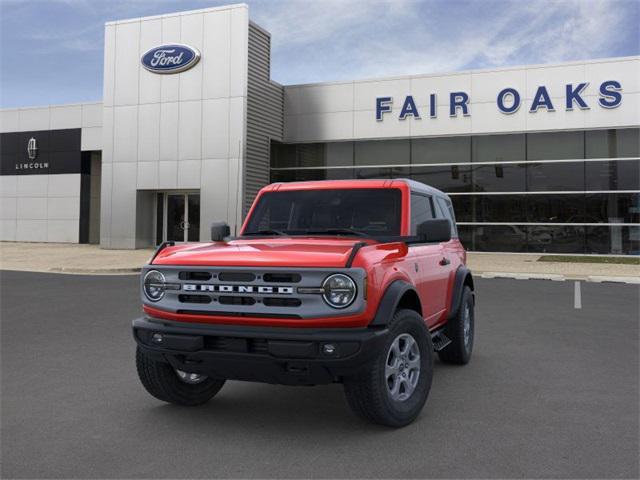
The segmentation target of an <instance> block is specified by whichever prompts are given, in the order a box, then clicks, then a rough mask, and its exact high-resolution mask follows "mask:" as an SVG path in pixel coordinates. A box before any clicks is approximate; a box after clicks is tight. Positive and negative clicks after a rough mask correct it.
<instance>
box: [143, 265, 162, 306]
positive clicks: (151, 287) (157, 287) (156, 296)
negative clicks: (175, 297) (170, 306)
mask: <svg viewBox="0 0 640 480" xmlns="http://www.w3.org/2000/svg"><path fill="white" fill-rule="evenodd" d="M164 284H165V278H164V275H163V274H162V273H160V272H159V271H157V270H149V271H148V272H147V274H146V275H145V276H144V282H143V287H142V289H143V291H144V295H145V297H147V298H148V299H149V300H151V301H152V302H157V301H158V300H160V299H161V298H162V297H164V290H165V289H164Z"/></svg>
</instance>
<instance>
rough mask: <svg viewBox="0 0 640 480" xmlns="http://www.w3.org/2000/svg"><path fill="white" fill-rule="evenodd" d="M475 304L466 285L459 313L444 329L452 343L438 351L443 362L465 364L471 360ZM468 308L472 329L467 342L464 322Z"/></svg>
mask: <svg viewBox="0 0 640 480" xmlns="http://www.w3.org/2000/svg"><path fill="white" fill-rule="evenodd" d="M473 306H474V305H473V293H472V292H471V289H470V288H469V287H466V286H465V287H464V290H463V291H462V301H461V302H460V308H459V309H458V313H457V314H456V316H455V317H454V318H452V319H451V320H449V322H447V325H446V326H445V329H444V334H445V335H446V336H447V337H448V338H449V339H450V340H451V343H450V344H449V345H447V346H446V347H445V348H443V349H442V350H440V351H439V352H438V356H439V357H440V360H441V361H442V362H444V363H452V364H456V365H465V364H467V363H469V360H471V352H472V351H473V337H474V332H475V327H474V312H473ZM467 308H468V314H469V315H470V318H469V322H470V328H471V331H470V333H469V335H470V337H469V340H468V342H465V339H464V324H465V315H466V309H467Z"/></svg>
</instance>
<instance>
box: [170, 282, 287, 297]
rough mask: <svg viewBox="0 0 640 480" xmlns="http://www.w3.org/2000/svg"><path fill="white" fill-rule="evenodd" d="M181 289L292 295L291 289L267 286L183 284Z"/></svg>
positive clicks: (188, 290)
mask: <svg viewBox="0 0 640 480" xmlns="http://www.w3.org/2000/svg"><path fill="white" fill-rule="evenodd" d="M182 289H183V290H185V291H187V292H218V293H263V294H277V295H291V294H293V287H280V286H278V287H271V286H268V285H260V286H253V285H210V284H195V283H185V284H183V285H182Z"/></svg>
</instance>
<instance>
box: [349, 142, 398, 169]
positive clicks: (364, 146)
mask: <svg viewBox="0 0 640 480" xmlns="http://www.w3.org/2000/svg"><path fill="white" fill-rule="evenodd" d="M409 151H410V146H409V140H371V141H364V142H356V143H355V165H356V166H357V165H408V164H409V162H410V157H409Z"/></svg>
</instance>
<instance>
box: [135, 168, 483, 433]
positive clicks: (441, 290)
mask: <svg viewBox="0 0 640 480" xmlns="http://www.w3.org/2000/svg"><path fill="white" fill-rule="evenodd" d="M412 210H413V211H412ZM320 227H321V228H320ZM220 228H222V230H216V232H220V231H222V232H224V231H225V227H224V226H223V227H220ZM212 235H217V233H214V232H213V230H212ZM465 263H466V254H465V250H464V248H463V246H462V244H461V242H460V240H459V239H458V237H457V231H456V227H455V218H454V216H453V209H452V207H451V202H450V200H449V199H448V197H447V196H446V195H445V194H443V193H442V192H439V191H437V190H435V189H432V188H430V187H427V186H425V185H422V184H419V183H417V182H413V181H409V180H352V181H351V180H345V181H342V180H341V181H320V182H302V183H289V184H273V185H269V186H267V187H265V188H263V189H262V190H261V191H260V193H259V194H258V196H257V197H256V200H255V201H254V204H253V206H252V207H251V209H250V211H249V213H248V215H247V218H246V220H245V222H244V224H243V226H242V228H241V230H240V234H239V236H238V237H237V238H226V239H224V240H223V239H221V238H216V239H215V241H212V242H208V243H197V244H180V245H165V246H163V248H160V249H159V251H158V252H157V254H156V255H155V257H154V258H153V259H152V261H151V262H150V264H149V265H147V266H146V267H145V268H144V270H143V278H142V284H141V287H142V291H143V293H142V300H143V309H144V312H145V314H146V315H147V317H146V318H144V319H139V320H137V321H135V322H134V336H135V338H136V340H137V342H138V346H139V355H148V356H149V358H148V359H147V358H146V357H145V358H143V360H145V361H157V360H158V359H160V360H162V361H164V362H165V364H168V365H170V367H171V368H172V369H173V370H175V371H177V372H182V373H181V374H180V375H182V374H183V373H184V372H185V371H186V372H188V373H189V374H190V375H196V376H197V378H198V379H200V378H208V380H213V379H214V378H218V379H220V378H223V379H227V378H235V379H241V380H258V381H268V382H272V383H285V384H317V383H327V382H331V381H338V382H342V383H345V388H346V389H347V391H352V392H353V391H359V390H358V388H357V385H360V384H359V383H357V382H356V380H354V379H361V376H362V375H363V373H362V372H363V371H367V369H371V368H373V367H372V365H373V364H374V363H373V362H375V361H378V360H375V359H376V358H378V357H380V355H382V356H385V355H386V357H385V358H386V360H387V361H388V362H391V363H393V362H394V361H395V360H393V358H394V357H393V355H396V354H395V353H394V348H395V349H396V350H397V351H398V352H402V348H405V347H406V348H408V347H407V345H408V343H410V342H413V343H411V345H412V347H411V348H413V349H414V350H415V352H414V353H415V354H416V355H417V358H418V359H422V360H420V361H421V362H423V361H424V358H423V357H426V356H430V352H431V349H434V350H436V351H437V352H438V353H439V354H440V356H441V358H443V359H444V360H445V361H451V362H452V363H466V362H467V361H468V360H469V358H470V354H471V347H472V341H473V304H474V299H473V279H472V277H471V273H470V272H469V270H468V269H467V268H466V266H465ZM403 315H404V316H405V317H406V318H402V319H400V320H398V319H397V318H396V317H398V316H401V317H402V316H403ZM465 315H466V317H465ZM136 322H137V323H136ZM163 322H164V323H163ZM160 325H164V326H163V328H160ZM397 325H403V326H402V327H397ZM397 328H400V329H401V330H402V329H404V330H403V331H404V333H400V334H397V332H396V331H395V330H394V329H397ZM380 332H382V333H380ZM393 335H396V336H395V338H391V336H393ZM154 339H155V340H154ZM158 339H159V340H158ZM410 339H411V340H410ZM154 342H156V343H154ZM216 342H219V344H220V345H222V344H224V342H227V343H228V344H229V345H232V346H231V347H226V346H225V347H224V348H223V347H220V348H222V350H223V351H218V350H216V346H217V345H218V343H216ZM390 342H391V343H390ZM393 342H395V343H393ZM403 342H404V343H403ZM258 344H259V345H258ZM225 345H226V344H225ZM394 345H395V347H394ZM425 345H428V348H427V347H426V346H425ZM225 348H226V350H225ZM425 348H426V349H427V350H425ZM382 350H384V351H382ZM176 352H178V353H176ZM255 352H266V354H267V356H268V357H269V358H259V355H258V354H256V353H255ZM336 352H337V353H336ZM224 355H227V356H226V357H224ZM229 355H231V356H233V358H234V359H235V357H236V356H237V357H238V358H237V359H235V360H233V361H231V360H229V358H231V357H229ZM396 356H397V357H398V358H400V360H398V362H400V363H397V362H396V363H397V365H399V367H397V369H398V370H397V375H396V377H394V376H393V375H394V373H393V372H394V371H395V370H393V368H396V367H393V368H392V366H389V365H387V366H386V367H385V371H387V370H389V369H390V370H389V371H390V372H391V373H390V374H389V375H390V377H389V378H388V379H387V380H388V382H387V383H389V382H391V380H389V379H390V378H395V380H393V382H392V383H393V385H396V384H397V385H396V386H397V391H395V392H394V391H393V389H392V388H391V387H388V392H387V393H388V395H387V396H390V398H391V400H389V402H390V403H389V405H387V407H388V408H387V410H385V411H384V412H383V411H381V410H379V409H378V411H376V412H373V413H371V412H369V413H371V415H372V416H373V417H375V418H374V421H377V422H379V423H385V424H389V425H395V426H400V425H403V424H406V423H408V422H409V421H411V420H412V419H413V418H415V416H416V415H417V412H419V410H420V408H421V405H422V403H424V399H426V394H425V395H422V396H424V398H421V399H419V403H420V402H422V403H420V405H419V408H417V410H416V408H412V409H410V410H411V413H410V414H406V415H404V414H402V413H398V411H400V410H402V408H404V407H406V405H407V403H403V402H408V401H409V400H410V399H411V398H414V400H413V401H414V402H415V401H416V400H415V398H417V397H416V395H418V393H415V392H417V391H418V390H419V389H422V390H424V385H423V384H422V383H420V382H424V381H426V378H425V377H428V383H429V385H430V381H431V380H430V378H431V373H430V367H429V366H425V367H424V368H423V369H421V368H419V366H415V365H414V366H413V370H412V367H411V365H412V363H411V360H410V358H411V354H410V353H406V352H405V354H403V355H400V354H399V353H398V354H397V355H396ZM216 358H217V360H216ZM223 358H224V360H223ZM415 358H416V357H415V356H414V359H413V362H414V363H415V362H416V359H415ZM149 359H151V360H149ZM154 359H155V360H154ZM390 359H391V360H390ZM189 360H190V361H191V364H189V363H190V362H189ZM236 360H237V362H236ZM243 362H244V363H243ZM153 365H155V364H153ZM394 365H395V364H394ZM397 365H396V366H397ZM247 366H251V367H249V368H247ZM405 369H406V370H405ZM263 370H264V371H263ZM256 372H258V373H256ZM416 372H417V373H416ZM420 372H422V377H420ZM402 375H405V377H406V378H413V377H415V378H418V380H415V382H416V383H415V385H413V386H412V385H411V382H412V381H413V380H406V378H405V377H403V376H402ZM407 375H408V377H407ZM412 375H413V377H411V376H412ZM416 375H417V377H416ZM178 378H179V380H184V379H183V378H182V377H181V376H179V377H178ZM415 378H414V379H415ZM420 378H421V380H420ZM403 379H404V380H403ZM142 380H143V384H145V386H146V387H147V389H148V390H149V391H150V392H151V393H152V394H154V395H155V393H154V389H153V388H151V387H149V385H148V384H149V381H150V380H149V379H148V378H147V379H142ZM359 381H360V380H359ZM403 382H404V383H403ZM184 385H190V384H189V383H185V384H184ZM184 385H182V384H179V386H180V387H181V388H182V387H184ZM398 385H399V386H398ZM403 385H404V387H403ZM349 386H351V387H349ZM380 388H381V389H382V390H384V388H382V387H380ZM394 388H395V387H394ZM403 388H404V394H403V393H402V392H403V390H402V389H403ZM409 390H411V392H410V394H409V393H407V392H409ZM427 393H428V389H427ZM353 395H362V392H360V394H355V393H354V394H352V397H353ZM156 396H158V395H156ZM348 397H349V394H348ZM405 397H406V398H405ZM176 398H178V397H176ZM385 398H387V397H385ZM163 399H164V398H163ZM165 400H166V399H165ZM168 401H172V400H171V399H169V400H168ZM372 402H373V400H372ZM394 402H395V403H394ZM174 403H180V402H178V401H175V402H174ZM372 405H373V403H372ZM394 405H395V406H396V407H397V406H398V405H399V406H400V407H402V408H400V410H398V409H395V410H394V408H395V407H394ZM358 408H359V407H358ZM367 408H369V407H367ZM371 408H372V409H374V410H375V408H376V407H375V406H370V409H371ZM356 410H357V409H356ZM369 413H367V412H365V414H366V415H369ZM405 413H406V412H405ZM366 415H365V416H366ZM373 417H372V418H373Z"/></svg>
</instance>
